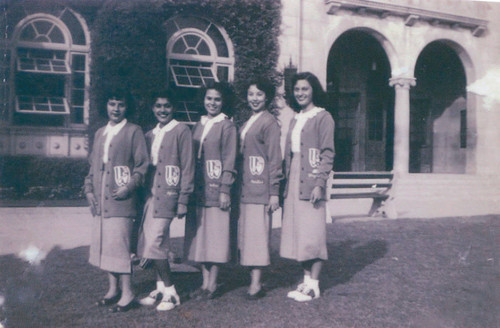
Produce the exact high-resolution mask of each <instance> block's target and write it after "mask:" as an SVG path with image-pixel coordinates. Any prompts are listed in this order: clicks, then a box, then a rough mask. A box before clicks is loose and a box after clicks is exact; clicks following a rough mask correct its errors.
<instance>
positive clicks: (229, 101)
mask: <svg viewBox="0 0 500 328" xmlns="http://www.w3.org/2000/svg"><path fill="white" fill-rule="evenodd" d="M208 90H215V91H217V92H219V93H220V95H221V98H222V109H221V111H222V112H223V113H224V114H226V115H227V116H229V117H231V116H233V91H232V89H231V86H230V85H229V83H227V82H211V83H208V84H207V85H206V86H205V87H203V88H201V89H200V92H199V96H198V98H199V103H201V104H202V105H201V107H202V108H203V110H205V107H204V106H203V104H204V99H205V96H206V94H207V91H208Z"/></svg>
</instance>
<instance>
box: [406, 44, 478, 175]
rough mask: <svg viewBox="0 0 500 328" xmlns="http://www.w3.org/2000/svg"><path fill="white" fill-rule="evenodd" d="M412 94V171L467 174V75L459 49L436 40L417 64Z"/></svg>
mask: <svg viewBox="0 0 500 328" xmlns="http://www.w3.org/2000/svg"><path fill="white" fill-rule="evenodd" d="M415 78H416V80H417V84H416V86H415V87H414V88H412V90H411V93H410V161H409V171H410V173H465V172H466V167H467V148H468V146H469V147H470V143H468V140H467V134H468V133H467V132H468V131H467V125H468V124H467V121H468V116H470V112H469V111H468V108H467V107H468V106H467V92H466V85H467V78H466V71H465V68H464V64H463V62H462V60H461V58H460V57H459V55H458V53H457V51H456V50H455V49H454V48H453V47H451V46H450V45H449V43H448V42H445V41H441V40H440V41H433V42H431V43H429V44H428V45H427V46H426V47H425V48H424V49H423V50H422V52H421V53H420V55H419V57H418V59H417V63H416V65H415Z"/></svg>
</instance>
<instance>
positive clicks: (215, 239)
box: [185, 206, 230, 263]
mask: <svg viewBox="0 0 500 328" xmlns="http://www.w3.org/2000/svg"><path fill="white" fill-rule="evenodd" d="M185 235H186V236H185V239H186V246H185V249H186V252H187V253H188V256H187V259H188V260H190V261H195V262H214V263H226V262H228V261H229V258H230V253H229V211H223V210H221V209H220V208H218V207H203V206H193V207H192V208H190V211H189V215H188V216H187V218H186V234H185Z"/></svg>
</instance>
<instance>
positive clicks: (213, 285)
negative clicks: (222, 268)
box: [207, 263, 219, 292]
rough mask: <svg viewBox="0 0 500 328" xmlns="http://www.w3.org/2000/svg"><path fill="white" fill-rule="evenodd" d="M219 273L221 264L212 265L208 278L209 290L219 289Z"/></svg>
mask: <svg viewBox="0 0 500 328" xmlns="http://www.w3.org/2000/svg"><path fill="white" fill-rule="evenodd" d="M218 275H219V266H218V265H217V264H213V263H212V265H211V267H210V274H209V279H208V287H207V288H208V290H209V291H210V292H213V291H215V290H216V289H217V276H218Z"/></svg>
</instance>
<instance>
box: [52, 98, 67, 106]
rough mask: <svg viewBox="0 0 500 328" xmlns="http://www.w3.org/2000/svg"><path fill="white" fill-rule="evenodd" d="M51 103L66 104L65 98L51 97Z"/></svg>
mask: <svg viewBox="0 0 500 328" xmlns="http://www.w3.org/2000/svg"><path fill="white" fill-rule="evenodd" d="M50 103H51V104H54V105H63V104H64V100H63V98H54V97H52V98H50Z"/></svg>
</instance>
